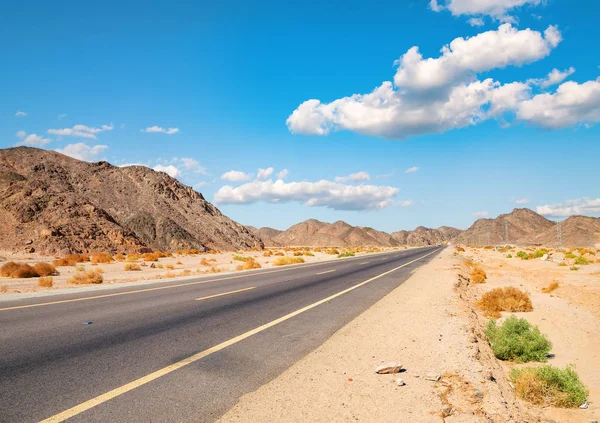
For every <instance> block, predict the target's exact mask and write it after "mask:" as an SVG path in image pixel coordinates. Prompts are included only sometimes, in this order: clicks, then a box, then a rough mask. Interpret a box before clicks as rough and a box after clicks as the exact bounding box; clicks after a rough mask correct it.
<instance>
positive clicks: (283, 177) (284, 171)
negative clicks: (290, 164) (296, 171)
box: [277, 169, 288, 179]
mask: <svg viewBox="0 0 600 423" xmlns="http://www.w3.org/2000/svg"><path fill="white" fill-rule="evenodd" d="M286 176H288V170H287V169H283V170H282V171H281V172H279V173H278V174H277V178H279V179H285V177H286Z"/></svg>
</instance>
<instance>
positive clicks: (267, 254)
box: [263, 250, 273, 257]
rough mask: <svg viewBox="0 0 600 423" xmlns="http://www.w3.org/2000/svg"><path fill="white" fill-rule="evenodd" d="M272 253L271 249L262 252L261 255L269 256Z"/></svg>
mask: <svg viewBox="0 0 600 423" xmlns="http://www.w3.org/2000/svg"><path fill="white" fill-rule="evenodd" d="M272 255H273V251H270V250H267V251H265V252H264V253H263V257H271V256H272Z"/></svg>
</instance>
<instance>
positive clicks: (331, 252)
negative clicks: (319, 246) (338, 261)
mask: <svg viewBox="0 0 600 423" xmlns="http://www.w3.org/2000/svg"><path fill="white" fill-rule="evenodd" d="M339 253H340V252H339V250H336V249H335V248H331V249H329V250H327V254H331V255H336V256H337V255H338V254H339Z"/></svg>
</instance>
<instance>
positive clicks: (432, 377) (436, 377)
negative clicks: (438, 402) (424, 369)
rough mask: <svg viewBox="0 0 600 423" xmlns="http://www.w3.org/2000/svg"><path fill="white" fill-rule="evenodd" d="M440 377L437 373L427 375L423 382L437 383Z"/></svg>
mask: <svg viewBox="0 0 600 423" xmlns="http://www.w3.org/2000/svg"><path fill="white" fill-rule="evenodd" d="M440 377H441V376H440V375H438V374H437V373H427V374H426V375H425V380H431V381H433V382H437V381H438V380H440Z"/></svg>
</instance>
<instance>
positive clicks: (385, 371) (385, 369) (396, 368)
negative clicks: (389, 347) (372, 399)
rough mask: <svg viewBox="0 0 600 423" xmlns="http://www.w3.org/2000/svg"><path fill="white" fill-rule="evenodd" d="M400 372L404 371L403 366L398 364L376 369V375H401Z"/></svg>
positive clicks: (387, 364)
mask: <svg viewBox="0 0 600 423" xmlns="http://www.w3.org/2000/svg"><path fill="white" fill-rule="evenodd" d="M400 370H402V364H400V363H396V362H389V363H385V364H382V365H380V366H377V368H376V369H375V373H378V374H380V375H387V374H391V373H400Z"/></svg>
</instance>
